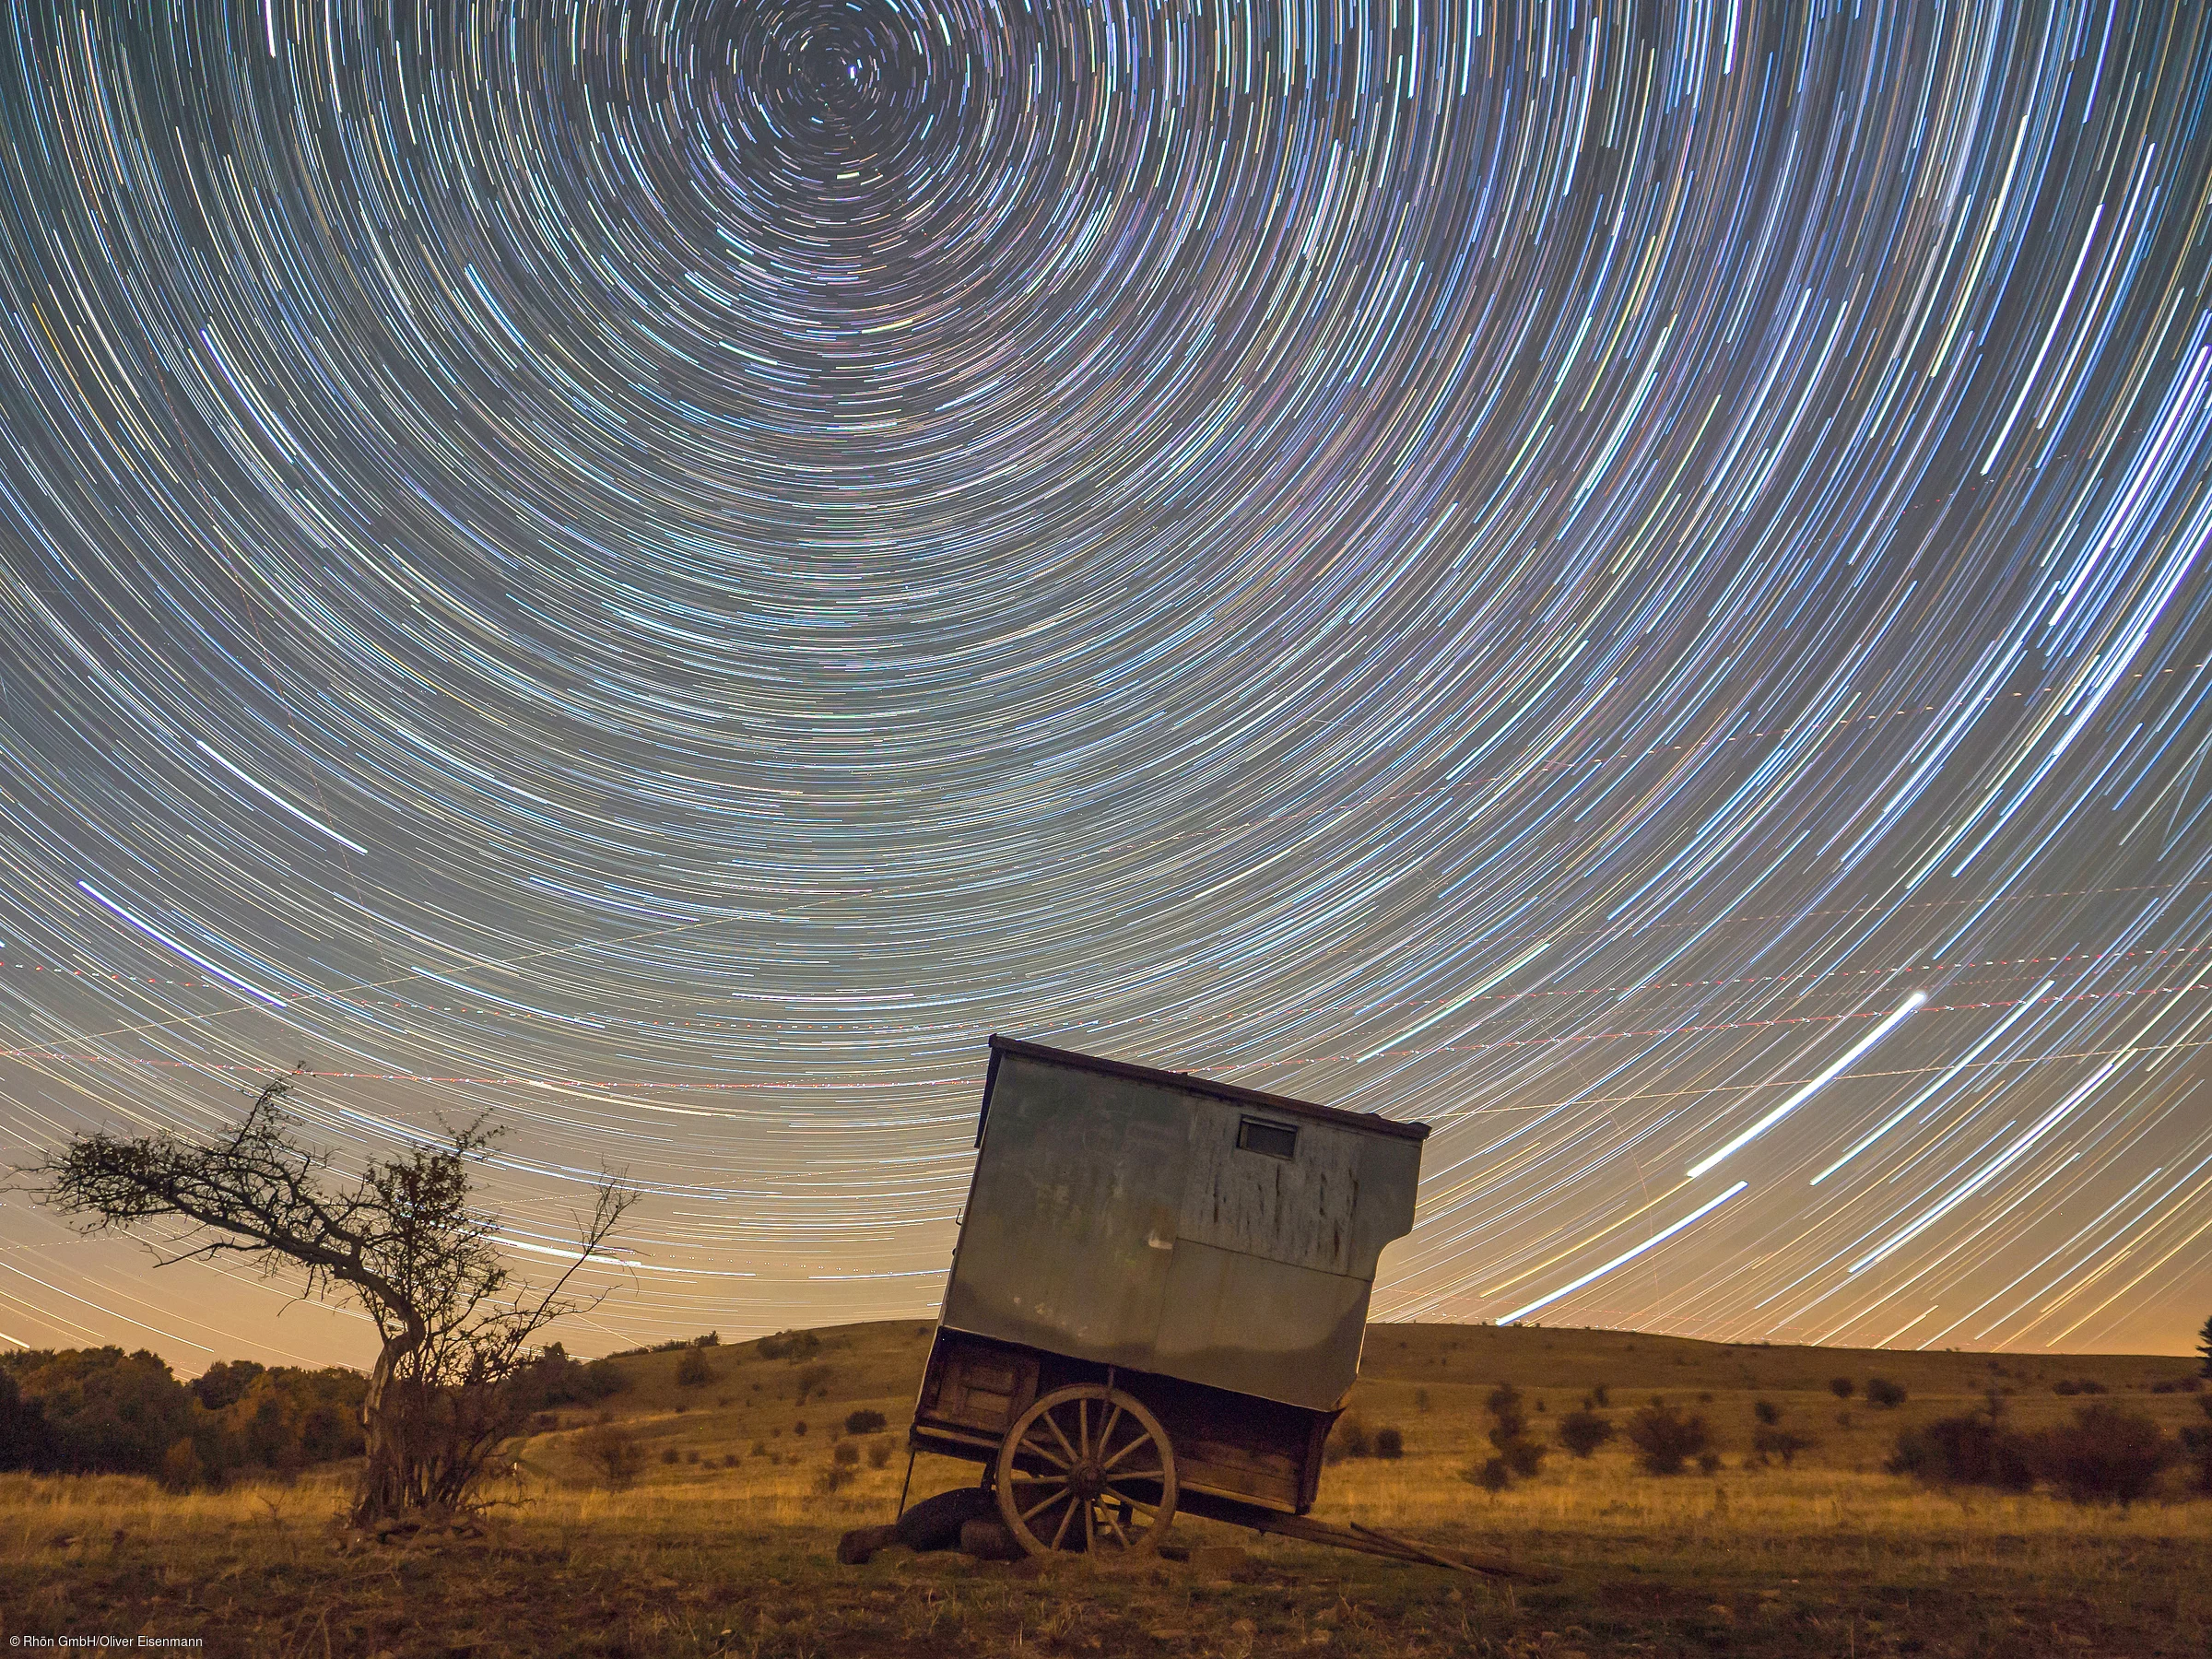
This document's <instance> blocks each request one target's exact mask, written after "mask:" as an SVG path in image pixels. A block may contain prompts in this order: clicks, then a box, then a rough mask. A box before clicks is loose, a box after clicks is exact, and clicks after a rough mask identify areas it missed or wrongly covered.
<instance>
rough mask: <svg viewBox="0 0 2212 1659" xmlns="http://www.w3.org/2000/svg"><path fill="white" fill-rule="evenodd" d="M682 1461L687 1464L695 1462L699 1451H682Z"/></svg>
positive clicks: (697, 1459)
mask: <svg viewBox="0 0 2212 1659" xmlns="http://www.w3.org/2000/svg"><path fill="white" fill-rule="evenodd" d="M684 1461H685V1462H686V1463H688V1464H695V1463H697V1462H698V1461H699V1453H696V1452H687V1453H684Z"/></svg>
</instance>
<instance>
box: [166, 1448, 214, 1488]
mask: <svg viewBox="0 0 2212 1659" xmlns="http://www.w3.org/2000/svg"><path fill="white" fill-rule="evenodd" d="M206 1478H207V1471H206V1468H205V1466H203V1465H202V1464H201V1463H200V1453H199V1450H198V1448H196V1447H195V1446H194V1445H193V1443H192V1441H189V1440H180V1441H176V1442H175V1443H174V1444H172V1445H171V1447H170V1448H169V1450H168V1451H166V1452H164V1453H162V1454H161V1488H162V1490H164V1491H168V1492H189V1491H191V1490H192V1488H194V1487H196V1486H198V1485H200V1484H201V1483H202V1482H203V1481H204V1480H206Z"/></svg>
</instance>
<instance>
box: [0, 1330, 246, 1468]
mask: <svg viewBox="0 0 2212 1659" xmlns="http://www.w3.org/2000/svg"><path fill="white" fill-rule="evenodd" d="M5 1365H6V1370H7V1371H9V1372H10V1373H11V1375H12V1377H13V1380H14V1382H15V1383H16V1385H17V1388H18V1391H19V1392H20V1394H21V1402H22V1406H33V1407H35V1408H36V1415H37V1417H38V1418H40V1419H41V1421H42V1423H43V1425H44V1432H43V1434H42V1435H41V1436H40V1439H41V1447H42V1449H41V1453H40V1461H41V1463H42V1465H44V1466H46V1467H49V1468H53V1469H57V1470H59V1471H60V1472H61V1473H63V1474H67V1475H94V1474H114V1475H151V1476H154V1477H157V1478H161V1477H163V1470H164V1465H165V1464H166V1461H167V1458H168V1454H169V1452H170V1449H171V1447H173V1446H174V1445H175V1444H176V1442H177V1441H178V1440H180V1439H182V1438H184V1437H187V1436H189V1437H191V1438H192V1439H193V1441H194V1442H195V1447H196V1446H198V1444H199V1442H201V1441H202V1440H203V1437H205V1440H206V1448H205V1450H206V1451H208V1452H212V1451H214V1450H215V1448H216V1446H217V1445H218V1443H219V1441H220V1440H221V1434H220V1430H219V1428H218V1425H217V1424H216V1423H215V1422H213V1421H212V1420H210V1419H209V1418H207V1417H206V1413H205V1411H204V1409H203V1408H202V1407H201V1406H200V1404H199V1402H198V1401H196V1400H195V1399H194V1398H193V1396H192V1394H191V1393H190V1391H188V1390H187V1389H186V1388H185V1386H184V1384H182V1382H178V1381H177V1380H176V1378H175V1377H174V1376H173V1375H171V1372H170V1369H169V1366H168V1364H167V1363H166V1362H165V1361H164V1360H163V1359H161V1358H160V1356H159V1355H158V1354H155V1353H153V1352H151V1351H149V1350H147V1349H146V1348H140V1349H139V1350H138V1351H137V1352H136V1353H135V1354H127V1355H126V1354H125V1353H124V1351H123V1350H122V1349H121V1348H119V1347H100V1348H64V1349H62V1350H60V1351H59V1352H54V1351H51V1350H46V1349H34V1350H32V1351H30V1352H28V1353H18V1354H10V1355H8V1356H7V1358H6V1361H5ZM20 1410H21V1407H20V1406H18V1411H20ZM25 1415H29V1414H25ZM202 1461H203V1462H206V1461H207V1460H206V1457H205V1455H203V1456H202Z"/></svg>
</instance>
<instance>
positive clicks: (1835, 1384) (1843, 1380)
mask: <svg viewBox="0 0 2212 1659" xmlns="http://www.w3.org/2000/svg"><path fill="white" fill-rule="evenodd" d="M1858 1388H1859V1385H1858V1384H1857V1383H1856V1382H1853V1381H1852V1380H1851V1379H1850V1378H1849V1377H1830V1379H1829V1380H1828V1392H1829V1393H1830V1394H1834V1395H1835V1396H1836V1398H1837V1399H1839V1400H1848V1399H1850V1398H1851V1396H1852V1395H1853V1394H1856V1393H1857V1392H1858Z"/></svg>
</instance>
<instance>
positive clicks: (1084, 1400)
mask: <svg viewBox="0 0 2212 1659" xmlns="http://www.w3.org/2000/svg"><path fill="white" fill-rule="evenodd" d="M997 1473H998V1512H999V1514H1000V1515H1001V1516H1002V1517H1004V1518H1005V1521H1006V1529H1007V1530H1008V1531H1009V1532H1011V1533H1012V1534H1013V1535H1014V1539H1015V1542H1017V1543H1018V1544H1019V1545H1020V1546H1021V1547H1022V1548H1024V1549H1026V1550H1028V1551H1029V1552H1030V1554H1031V1555H1044V1554H1046V1553H1048V1552H1049V1551H1052V1550H1055V1549H1078V1550H1097V1551H1099V1552H1100V1553H1101V1554H1104V1553H1107V1552H1109V1551H1111V1552H1114V1553H1128V1554H1136V1553H1139V1552H1141V1551H1145V1550H1148V1549H1150V1548H1152V1547H1153V1546H1155V1545H1156V1544H1158V1543H1159V1539H1160V1535H1162V1534H1163V1533H1165V1532H1166V1531H1167V1530H1168V1525H1169V1523H1171V1522H1172V1521H1173V1520H1174V1519H1175V1453H1174V1451H1173V1450H1172V1449H1171V1447H1170V1446H1169V1444H1168V1432H1167V1430H1164V1429H1162V1428H1161V1427H1160V1426H1159V1418H1155V1417H1154V1416H1153V1415H1152V1414H1151V1413H1150V1412H1148V1411H1147V1410H1146V1409H1145V1408H1144V1407H1143V1406H1140V1405H1138V1404H1137V1402H1136V1401H1135V1400H1133V1399H1131V1398H1130V1397H1129V1396H1128V1395H1127V1394H1124V1393H1122V1391H1121V1390H1120V1389H1118V1388H1106V1387H1102V1386H1100V1384H1099V1383H1096V1382H1078V1383H1076V1384H1075V1385H1074V1386H1072V1387H1069V1388H1062V1389H1056V1390H1054V1391H1053V1393H1051V1394H1046V1395H1045V1396H1044V1397H1043V1398H1042V1399H1041V1400H1039V1401H1038V1402H1037V1403H1036V1404H1035V1405H1034V1406H1030V1408H1029V1410H1027V1411H1025V1412H1023V1413H1022V1414H1021V1417H1020V1419H1019V1420H1018V1421H1017V1422H1016V1423H1015V1425H1014V1427H1013V1429H1012V1430H1009V1431H1008V1432H1007V1435H1006V1440H1005V1441H1003V1442H1002V1443H1001V1444H1000V1446H999V1448H998V1467H997Z"/></svg>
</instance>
